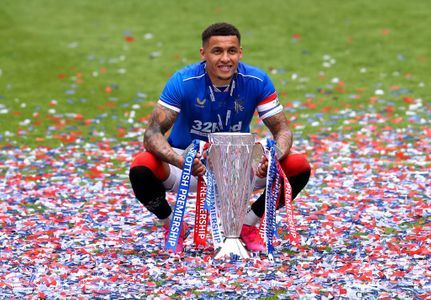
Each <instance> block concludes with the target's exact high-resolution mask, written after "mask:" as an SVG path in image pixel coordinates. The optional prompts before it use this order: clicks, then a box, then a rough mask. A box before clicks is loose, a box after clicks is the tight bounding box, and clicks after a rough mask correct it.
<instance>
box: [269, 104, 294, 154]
mask: <svg viewBox="0 0 431 300" xmlns="http://www.w3.org/2000/svg"><path fill="white" fill-rule="evenodd" d="M263 122H264V123H265V125H266V126H267V127H268V129H269V130H270V131H271V133H272V136H273V138H274V140H275V141H276V142H277V147H278V148H279V150H280V152H281V153H280V155H279V157H278V159H283V158H284V157H286V156H287V155H288V154H289V153H290V148H291V147H292V142H293V137H292V131H291V130H290V128H289V125H288V122H287V119H286V116H285V115H284V113H283V112H280V113H278V114H276V115H274V116H271V117H269V118H266V119H264V120H263Z"/></svg>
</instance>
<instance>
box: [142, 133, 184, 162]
mask: <svg viewBox="0 0 431 300" xmlns="http://www.w3.org/2000/svg"><path fill="white" fill-rule="evenodd" d="M144 147H145V149H146V150H147V151H149V152H151V153H153V154H154V155H156V156H157V157H158V158H160V160H162V161H164V162H167V163H169V164H171V165H174V166H177V167H179V168H182V165H183V162H184V158H183V156H181V155H179V154H177V153H176V152H175V151H174V150H173V149H172V147H171V145H169V143H168V141H167V140H166V138H165V137H164V136H163V135H162V134H161V133H151V129H150V128H148V129H147V130H146V131H145V134H144Z"/></svg>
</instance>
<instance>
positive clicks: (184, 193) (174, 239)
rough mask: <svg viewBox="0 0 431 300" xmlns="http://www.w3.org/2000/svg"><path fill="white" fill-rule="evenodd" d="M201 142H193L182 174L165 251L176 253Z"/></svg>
mask: <svg viewBox="0 0 431 300" xmlns="http://www.w3.org/2000/svg"><path fill="white" fill-rule="evenodd" d="M199 143H200V142H199V140H193V147H192V148H190V150H189V151H188V152H187V154H186V156H185V159H184V165H183V170H182V172H181V179H180V185H179V187H178V192H177V198H176V201H175V209H174V214H173V216H172V219H171V224H170V227H169V235H168V240H167V242H166V246H165V249H166V251H167V250H172V251H173V252H175V251H176V248H177V244H178V239H179V237H180V234H181V230H182V225H183V218H184V212H185V210H186V203H187V198H188V195H189V187H190V180H191V178H192V166H193V160H194V159H195V157H196V154H197V152H198V150H199Z"/></svg>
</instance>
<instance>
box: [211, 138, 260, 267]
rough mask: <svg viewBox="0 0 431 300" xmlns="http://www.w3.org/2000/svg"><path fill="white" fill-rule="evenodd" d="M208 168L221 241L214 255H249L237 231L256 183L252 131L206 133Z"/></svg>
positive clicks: (242, 221) (220, 256)
mask: <svg viewBox="0 0 431 300" xmlns="http://www.w3.org/2000/svg"><path fill="white" fill-rule="evenodd" d="M209 142H210V148H209V150H208V167H209V170H210V171H211V172H212V173H213V175H214V181H215V205H216V208H217V218H219V220H220V223H221V228H222V231H223V237H224V241H223V243H222V245H221V248H220V250H219V252H218V253H217V254H216V256H215V258H216V259H218V258H222V257H225V256H230V255H232V254H233V255H237V256H239V257H241V258H249V257H250V255H249V254H248V252H247V250H246V249H245V248H244V246H243V244H242V242H241V240H240V238H239V237H240V233H241V228H242V225H243V224H244V218H245V215H246V211H247V205H248V201H249V198H250V195H251V193H252V191H253V187H254V182H255V168H256V165H257V161H256V159H255V156H256V155H253V154H256V152H257V151H258V150H259V149H257V148H258V147H261V146H260V145H256V144H255V136H254V135H253V134H251V133H233V132H218V133H211V134H209Z"/></svg>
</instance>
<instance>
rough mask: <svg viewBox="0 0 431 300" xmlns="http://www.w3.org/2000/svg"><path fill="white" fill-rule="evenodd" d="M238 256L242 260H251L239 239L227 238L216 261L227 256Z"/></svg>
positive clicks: (216, 256)
mask: <svg viewBox="0 0 431 300" xmlns="http://www.w3.org/2000/svg"><path fill="white" fill-rule="evenodd" d="M232 254H233V255H237V256H239V257H240V258H250V255H249V254H248V252H247V250H246V249H245V247H244V246H243V245H242V243H241V240H240V239H239V238H226V239H225V240H224V242H223V244H222V246H221V249H220V250H219V252H218V253H217V254H216V255H215V257H214V258H215V259H220V258H223V257H225V256H230V255H232Z"/></svg>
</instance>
